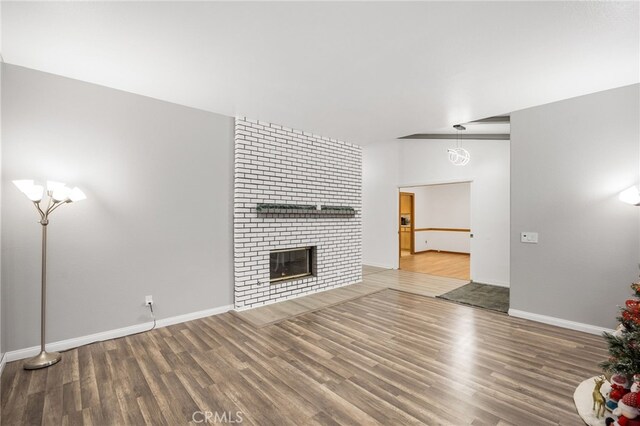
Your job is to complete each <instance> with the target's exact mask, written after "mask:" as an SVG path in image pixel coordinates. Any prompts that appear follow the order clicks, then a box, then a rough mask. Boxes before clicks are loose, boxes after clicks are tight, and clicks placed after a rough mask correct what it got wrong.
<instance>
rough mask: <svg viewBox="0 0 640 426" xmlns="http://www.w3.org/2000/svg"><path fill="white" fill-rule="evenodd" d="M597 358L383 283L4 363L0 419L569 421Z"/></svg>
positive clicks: (596, 351) (549, 335)
mask: <svg viewBox="0 0 640 426" xmlns="http://www.w3.org/2000/svg"><path fill="white" fill-rule="evenodd" d="M385 273H386V272H385ZM379 275H380V274H372V276H379ZM604 358H606V349H605V344H604V342H603V341H602V339H601V338H600V337H598V336H592V335H588V334H584V333H580V332H574V331H570V330H564V329H559V328H555V327H552V326H548V325H543V324H538V323H534V322H529V321H526V320H521V319H516V318H511V317H508V316H506V315H501V314H496V313H493V312H489V311H485V310H480V309H473V308H469V307H466V306H461V305H457V304H453V303H448V302H445V301H441V300H438V299H432V298H428V297H422V296H418V295H414V294H409V293H405V292H398V291H394V290H384V291H381V292H377V293H374V294H370V295H367V296H364V297H361V298H359V299H355V300H351V301H348V302H345V303H342V304H340V305H335V306H332V307H329V308H326V309H322V310H319V311H315V312H312V313H308V314H304V315H301V316H298V317H296V318H293V319H290V320H287V321H284V322H281V323H279V324H276V325H271V326H268V327H264V328H260V329H257V328H255V327H252V326H251V325H250V324H248V323H247V322H244V321H242V320H241V319H239V318H237V317H236V316H234V315H232V314H230V313H227V314H222V315H217V316H212V317H208V318H203V319H199V320H195V321H190V322H187V323H183V324H177V325H173V326H170V327H166V328H162V329H157V330H154V331H151V332H149V333H146V334H140V335H136V336H130V337H126V338H122V339H117V340H110V341H106V342H102V343H95V344H92V345H88V346H84V347H81V348H78V349H74V350H71V351H68V352H66V353H65V354H64V357H63V360H62V362H61V363H59V364H57V365H54V366H52V367H50V368H47V369H44V370H35V371H25V370H23V369H22V364H21V362H12V363H9V364H8V365H7V366H6V369H5V371H4V373H3V375H2V379H1V382H0V386H1V389H2V396H1V401H0V407H1V414H0V416H1V417H0V421H1V423H2V424H3V425H5V424H6V425H18V424H47V425H58V424H63V425H65V424H69V425H82V424H93V425H125V424H155V425H162V424H168V425H180V424H187V423H189V422H192V421H193V418H192V415H193V413H194V412H196V411H209V412H217V413H218V415H219V416H221V415H222V414H223V413H227V416H228V415H229V412H231V414H233V415H236V414H237V413H236V412H238V411H239V412H241V413H240V414H241V416H242V419H243V420H244V421H243V424H247V425H306V424H309V425H320V424H325V425H329V424H332V425H335V424H343V425H358V424H362V425H377V424H384V425H392V424H428V425H435V424H444V425H456V426H458V425H475V426H480V425H552V424H553V425H557V424H563V425H579V424H581V422H580V418H579V417H578V416H577V414H576V412H575V408H574V406H573V401H572V393H573V390H574V388H575V387H576V386H577V384H578V383H579V382H580V381H581V380H583V379H584V378H585V377H589V376H592V375H595V374H597V373H598V368H597V367H596V364H597V362H598V361H600V360H602V359H604ZM198 416H199V415H198V414H196V420H198V419H201V418H202V417H198ZM227 418H229V417H227ZM236 419H237V417H236Z"/></svg>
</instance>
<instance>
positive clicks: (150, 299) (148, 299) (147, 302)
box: [144, 296, 153, 306]
mask: <svg viewBox="0 0 640 426" xmlns="http://www.w3.org/2000/svg"><path fill="white" fill-rule="evenodd" d="M149 305H153V296H145V298H144V306H149Z"/></svg>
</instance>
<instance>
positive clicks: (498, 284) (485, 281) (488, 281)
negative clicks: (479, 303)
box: [471, 278, 511, 288]
mask: <svg viewBox="0 0 640 426" xmlns="http://www.w3.org/2000/svg"><path fill="white" fill-rule="evenodd" d="M471 281H473V282H474V283H478V284H489V285H495V286H496V287H506V288H509V287H511V285H509V283H508V282H504V281H494V280H483V279H482V278H479V279H476V278H472V279H471Z"/></svg>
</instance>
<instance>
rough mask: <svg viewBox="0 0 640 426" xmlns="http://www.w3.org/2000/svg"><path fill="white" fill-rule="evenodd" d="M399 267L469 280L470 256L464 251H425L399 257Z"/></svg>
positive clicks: (405, 269)
mask: <svg viewBox="0 0 640 426" xmlns="http://www.w3.org/2000/svg"><path fill="white" fill-rule="evenodd" d="M400 269H401V270H403V271H411V272H422V273H425V274H431V275H437V276H443V277H451V278H458V279H461V280H470V279H471V278H470V277H471V273H470V256H469V255H468V254H465V253H445V252H437V251H427V252H423V253H417V254H408V255H404V253H403V255H402V256H401V257H400Z"/></svg>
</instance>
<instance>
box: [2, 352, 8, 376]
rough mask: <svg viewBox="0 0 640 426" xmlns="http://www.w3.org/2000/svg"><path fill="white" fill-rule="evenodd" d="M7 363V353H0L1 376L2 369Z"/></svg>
mask: <svg viewBox="0 0 640 426" xmlns="http://www.w3.org/2000/svg"><path fill="white" fill-rule="evenodd" d="M6 363H7V354H0V377H2V370H4V366H5V364H6Z"/></svg>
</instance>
